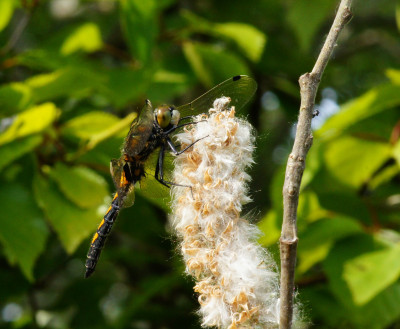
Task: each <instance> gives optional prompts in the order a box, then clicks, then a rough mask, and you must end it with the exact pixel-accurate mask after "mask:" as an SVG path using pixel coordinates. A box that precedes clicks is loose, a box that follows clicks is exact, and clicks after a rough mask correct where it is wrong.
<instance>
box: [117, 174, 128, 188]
mask: <svg viewBox="0 0 400 329" xmlns="http://www.w3.org/2000/svg"><path fill="white" fill-rule="evenodd" d="M119 184H120V185H121V186H124V185H129V182H128V180H127V179H126V176H125V172H122V173H121V180H120V182H119Z"/></svg>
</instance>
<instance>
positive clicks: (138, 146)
mask: <svg viewBox="0 0 400 329" xmlns="http://www.w3.org/2000/svg"><path fill="white" fill-rule="evenodd" d="M153 122H154V112H153V107H152V105H151V102H150V101H149V100H146V104H145V105H144V107H143V109H142V111H141V112H140V115H139V117H138V118H137V119H135V120H134V121H133V122H132V124H131V128H130V129H129V133H128V135H127V137H126V139H125V143H124V147H123V149H124V153H125V154H127V155H129V156H131V157H134V156H135V155H137V154H139V153H140V151H142V150H143V148H144V147H145V144H146V142H147V141H148V139H149V137H150V135H151V131H152V129H153Z"/></svg>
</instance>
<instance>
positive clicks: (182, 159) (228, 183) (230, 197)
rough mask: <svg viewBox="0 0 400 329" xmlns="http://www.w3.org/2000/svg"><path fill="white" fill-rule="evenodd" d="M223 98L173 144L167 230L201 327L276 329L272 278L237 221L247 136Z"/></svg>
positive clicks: (245, 178)
mask: <svg viewBox="0 0 400 329" xmlns="http://www.w3.org/2000/svg"><path fill="white" fill-rule="evenodd" d="M229 102H230V98H229V97H222V98H219V99H217V100H215V102H214V104H213V107H214V108H212V109H210V110H209V113H208V115H204V114H203V115H200V116H198V117H196V118H195V121H199V122H198V123H197V124H194V125H192V126H190V128H187V129H184V131H183V132H182V133H180V134H177V136H176V138H177V140H178V142H179V143H180V144H181V146H182V147H186V146H187V145H190V144H191V143H193V142H195V141H197V140H199V141H198V142H196V143H195V144H194V145H193V147H191V148H189V149H188V151H186V152H184V153H182V154H181V155H180V156H178V157H177V158H176V160H175V171H174V180H175V182H177V183H179V184H182V185H187V186H191V188H184V187H179V186H176V187H174V188H173V191H172V195H173V200H172V209H173V210H172V211H173V213H172V215H171V225H172V227H173V229H174V230H175V231H176V234H177V235H178V238H179V240H180V248H181V252H182V255H183V259H184V262H185V265H186V272H187V274H189V275H191V276H193V278H194V279H195V281H196V284H195V286H194V291H195V292H196V293H197V294H198V301H199V304H200V309H199V311H198V313H199V314H200V316H201V318H202V326H203V327H218V328H227V329H236V328H276V327H278V325H279V323H278V322H279V278H278V271H277V266H276V264H275V263H274V261H273V259H272V257H271V255H270V254H269V253H268V252H267V251H266V250H265V249H264V248H262V247H261V246H260V245H259V244H258V243H257V242H256V239H257V238H258V237H259V236H260V234H261V233H260V231H259V229H258V228H257V227H256V226H255V225H252V224H250V223H249V222H248V221H247V220H245V219H244V218H241V217H240V213H241V211H242V207H243V205H244V204H246V203H248V202H250V201H251V199H250V197H249V196H248V182H249V181H250V176H249V175H248V174H247V173H246V169H248V168H249V167H250V166H251V165H252V164H253V163H254V161H253V158H252V153H253V151H254V148H255V146H254V142H255V137H254V134H253V128H252V127H251V125H250V124H249V123H248V122H246V121H245V120H242V119H239V118H237V117H235V109H234V107H233V106H232V107H230V108H229Z"/></svg>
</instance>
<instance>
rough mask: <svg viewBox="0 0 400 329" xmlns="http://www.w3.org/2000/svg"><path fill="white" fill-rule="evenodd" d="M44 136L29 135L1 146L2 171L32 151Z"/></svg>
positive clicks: (0, 161)
mask: <svg viewBox="0 0 400 329" xmlns="http://www.w3.org/2000/svg"><path fill="white" fill-rule="evenodd" d="M42 140H43V138H42V136H37V135H33V136H27V137H25V138H22V139H18V140H15V141H12V142H10V143H7V144H4V145H1V146H0V171H1V170H2V169H3V168H4V167H5V166H7V165H8V164H10V163H11V162H13V161H14V160H16V159H18V158H19V157H21V156H22V155H24V154H26V153H28V152H30V151H32V150H33V149H34V148H36V147H37V146H38V145H39V144H40V143H41V142H42Z"/></svg>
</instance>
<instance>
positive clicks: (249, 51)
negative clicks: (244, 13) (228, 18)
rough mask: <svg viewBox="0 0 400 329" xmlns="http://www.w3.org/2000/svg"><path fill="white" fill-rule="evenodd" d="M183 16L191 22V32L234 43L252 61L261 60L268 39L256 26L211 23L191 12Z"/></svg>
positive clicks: (235, 23)
mask: <svg viewBox="0 0 400 329" xmlns="http://www.w3.org/2000/svg"><path fill="white" fill-rule="evenodd" d="M182 15H183V17H184V18H186V19H187V20H188V21H189V22H190V24H191V26H190V29H191V30H193V31H195V32H201V33H206V34H209V35H212V36H215V37H218V38H223V39H226V40H230V41H233V42H234V43H235V44H236V45H237V46H238V48H239V49H240V50H241V51H242V52H243V53H244V54H245V55H246V57H247V58H249V59H250V60H251V61H253V62H258V61H259V60H260V58H261V55H262V53H263V51H264V47H265V44H266V41H267V37H266V35H265V34H264V33H263V32H261V31H260V30H258V29H256V28H255V27H254V26H252V25H248V24H244V23H237V22H229V23H211V22H208V21H207V20H205V19H204V18H201V17H199V16H196V15H195V14H193V13H191V12H189V11H184V12H183V14H182Z"/></svg>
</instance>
